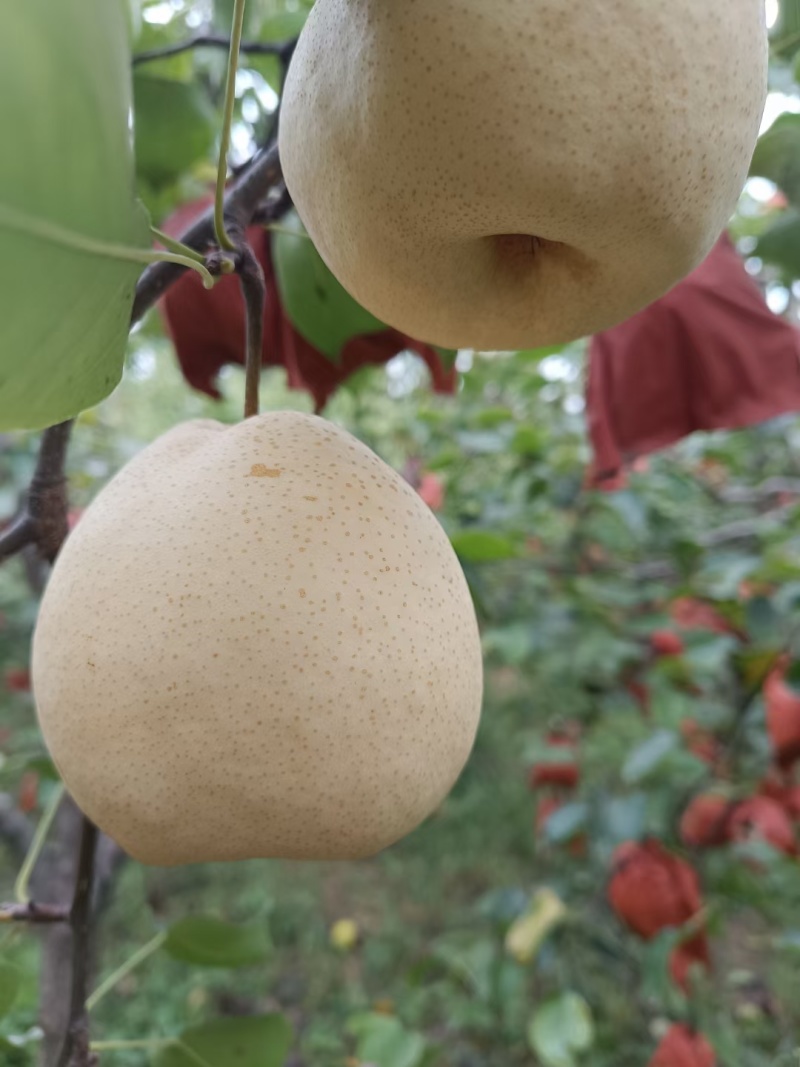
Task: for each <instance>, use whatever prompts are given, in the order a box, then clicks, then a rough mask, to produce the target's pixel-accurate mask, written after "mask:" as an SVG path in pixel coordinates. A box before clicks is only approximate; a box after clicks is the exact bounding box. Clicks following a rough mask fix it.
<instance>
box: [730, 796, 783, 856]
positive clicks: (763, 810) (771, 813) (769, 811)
mask: <svg viewBox="0 0 800 1067" xmlns="http://www.w3.org/2000/svg"><path fill="white" fill-rule="evenodd" d="M729 833H730V838H731V840H732V841H748V840H750V839H751V838H753V837H756V838H761V839H762V840H764V841H766V842H768V844H770V845H772V847H773V848H776V849H777V850H778V851H779V852H785V853H786V854H787V855H797V852H798V848H797V841H796V839H795V834H794V827H793V826H792V820H791V819H790V817H789V816H788V815H787V813H786V810H785V808H783V807H782V806H781V805H780V804H779V803H778V801H777V800H773V799H772V798H771V797H765V796H754V797H750V798H749V799H748V800H743V801H741V803H739V804H737V805H736V806H735V808H734V809H733V811H732V812H731V815H730V820H729Z"/></svg>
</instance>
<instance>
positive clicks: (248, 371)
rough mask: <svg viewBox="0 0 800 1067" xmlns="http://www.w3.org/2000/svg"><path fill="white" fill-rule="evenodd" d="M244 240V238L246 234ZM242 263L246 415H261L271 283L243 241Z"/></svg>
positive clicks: (240, 272)
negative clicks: (266, 310)
mask: <svg viewBox="0 0 800 1067" xmlns="http://www.w3.org/2000/svg"><path fill="white" fill-rule="evenodd" d="M242 241H244V237H242ZM241 248H242V264H241V268H240V270H239V282H240V283H241V287H242V296H243V297H244V302H245V309H246V320H245V326H246V331H245V332H246V348H247V353H246V358H245V387H244V417H245V418H246V419H249V418H250V417H251V416H252V415H257V414H258V383H259V378H260V376H261V359H262V355H261V349H262V342H263V338H264V304H265V302H266V299H267V286H266V282H265V281H264V271H263V270H262V269H261V264H260V263H259V262H258V259H257V258H256V255H255V253H254V252H253V250H252V248H250V246H249V245H247V244H242V246H241Z"/></svg>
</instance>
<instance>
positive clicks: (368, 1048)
mask: <svg viewBox="0 0 800 1067" xmlns="http://www.w3.org/2000/svg"><path fill="white" fill-rule="evenodd" d="M347 1029H348V1030H349V1031H350V1033H351V1034H353V1035H354V1036H355V1037H356V1038H357V1039H358V1049H357V1054H358V1058H359V1060H361V1061H362V1062H363V1063H365V1064H375V1067H418V1065H419V1064H420V1062H421V1060H422V1057H423V1056H424V1054H425V1047H426V1043H425V1038H424V1037H423V1036H422V1034H418V1033H415V1032H413V1031H410V1030H406V1029H405V1027H404V1026H403V1024H402V1023H401V1022H400V1020H399V1019H395V1018H394V1017H392V1016H388V1015H377V1014H374V1015H358V1016H355V1017H354V1018H353V1019H351V1020H350V1021H349V1023H348V1026H347Z"/></svg>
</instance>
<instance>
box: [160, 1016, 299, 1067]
mask: <svg viewBox="0 0 800 1067" xmlns="http://www.w3.org/2000/svg"><path fill="white" fill-rule="evenodd" d="M180 1043H182V1044H183V1045H185V1046H186V1047H187V1048H188V1049H190V1050H191V1052H186V1051H184V1049H183V1048H181V1044H180ZM180 1043H178V1044H174V1045H167V1046H166V1047H165V1048H162V1049H159V1051H158V1052H157V1053H156V1055H155V1056H154V1064H155V1067H198V1063H199V1062H202V1063H205V1064H207V1065H208V1067H283V1063H284V1061H285V1059H286V1057H287V1056H288V1054H289V1049H290V1047H291V1044H292V1028H291V1026H290V1025H289V1023H288V1021H287V1020H286V1019H285V1018H284V1017H283V1016H282V1015H258V1016H253V1017H249V1018H241V1019H217V1020H215V1021H214V1022H210V1023H205V1024H204V1025H202V1026H193V1027H192V1028H191V1029H189V1030H185V1031H184V1032H183V1033H182V1034H181V1037H180ZM192 1052H194V1053H195V1054H196V1056H197V1057H200V1060H198V1059H197V1058H195V1056H192V1054H191V1053H192Z"/></svg>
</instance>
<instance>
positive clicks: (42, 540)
mask: <svg viewBox="0 0 800 1067" xmlns="http://www.w3.org/2000/svg"><path fill="white" fill-rule="evenodd" d="M71 431H72V422H71V421H70V422H61V423H59V424H58V425H57V426H51V427H50V429H49V430H45V432H44V433H43V434H42V443H41V445H40V446H39V457H38V459H37V461H36V469H35V471H34V474H33V478H32V480H31V485H30V489H29V491H28V498H27V500H26V502H25V504H24V507H23V509H22V511H21V513H20V514H19V515H18V516H17V517H16V519H14V521H13V522H12V523H11V525H10V526H9V527H7V528H6V529H5V530H4V531H3V532H2V533H0V563H1V562H2V561H3V560H5V559H7V558H8V557H9V556H11V555H13V554H14V553H15V552H19V551H21V549H23V548H25V547H26V546H27V545H34V544H35V545H36V546H37V547H38V549H39V551H40V553H41V554H42V556H43V557H44V558H45V559H46V560H48V561H49V562H51V563H52V561H53V560H54V559H55V558H56V555H57V554H58V550H59V549H60V548H61V545H62V543H63V542H64V539H65V538H66V536H67V532H68V529H69V526H68V523H67V488H66V476H65V474H64V465H65V463H66V458H67V446H68V444H69V437H70V433H71Z"/></svg>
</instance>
